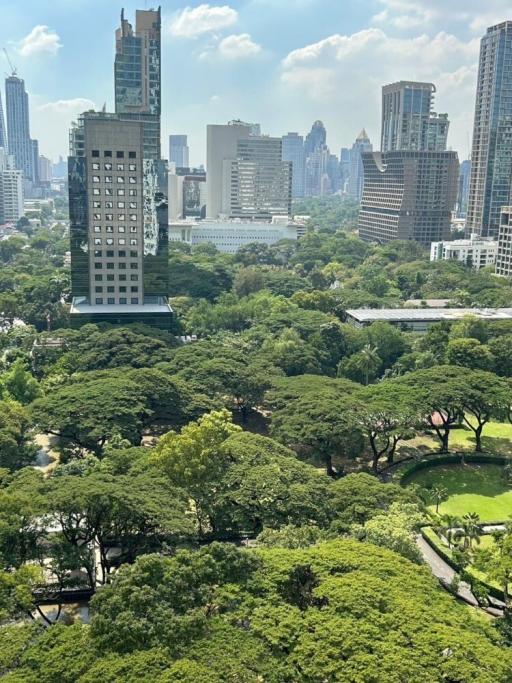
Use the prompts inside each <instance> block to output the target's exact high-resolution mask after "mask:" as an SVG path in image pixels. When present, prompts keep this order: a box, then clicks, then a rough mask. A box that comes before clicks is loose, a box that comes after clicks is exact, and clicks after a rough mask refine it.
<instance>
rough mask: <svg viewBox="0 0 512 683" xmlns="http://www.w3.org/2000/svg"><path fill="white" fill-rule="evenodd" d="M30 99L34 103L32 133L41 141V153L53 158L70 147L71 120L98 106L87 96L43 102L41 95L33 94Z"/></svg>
mask: <svg viewBox="0 0 512 683" xmlns="http://www.w3.org/2000/svg"><path fill="white" fill-rule="evenodd" d="M30 101H31V103H33V104H32V109H31V116H30V119H31V133H32V135H33V136H34V137H35V138H37V139H38V140H39V141H40V146H41V150H40V151H41V154H46V155H48V156H50V157H52V158H53V159H55V158H56V157H57V155H58V154H62V153H66V150H67V149H68V135H69V129H70V127H71V122H72V121H75V120H76V119H77V117H78V115H79V114H81V113H82V112H84V111H88V110H89V109H95V108H96V106H95V104H94V102H93V101H92V100H89V99H87V98H85V97H75V98H73V99H69V100H56V101H55V102H41V98H40V97H39V96H37V95H34V96H32V95H31V100H30ZM34 104H35V106H34Z"/></svg>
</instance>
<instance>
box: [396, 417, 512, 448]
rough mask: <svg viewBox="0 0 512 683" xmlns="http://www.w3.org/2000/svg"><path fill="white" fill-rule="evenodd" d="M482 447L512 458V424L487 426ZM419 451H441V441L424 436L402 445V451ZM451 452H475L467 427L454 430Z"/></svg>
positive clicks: (472, 438)
mask: <svg viewBox="0 0 512 683" xmlns="http://www.w3.org/2000/svg"><path fill="white" fill-rule="evenodd" d="M482 446H483V449H484V451H485V452H488V453H495V454H496V455H505V456H512V424H510V423H509V422H489V423H488V424H486V425H485V427H484V431H483V436H482ZM411 449H414V450H419V451H421V452H423V453H425V452H429V451H438V450H439V440H438V439H437V438H436V437H435V436H430V435H423V436H418V437H416V438H414V439H410V440H409V441H403V442H402V443H401V444H400V447H399V450H400V451H402V450H403V451H408V450H411ZM450 450H451V451H474V450H475V435H474V433H473V432H472V431H471V429H470V428H469V427H467V426H464V427H459V428H457V429H452V431H451V433H450Z"/></svg>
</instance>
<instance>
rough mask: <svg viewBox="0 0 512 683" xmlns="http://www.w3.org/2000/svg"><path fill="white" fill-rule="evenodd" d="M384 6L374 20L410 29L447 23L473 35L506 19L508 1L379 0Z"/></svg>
mask: <svg viewBox="0 0 512 683" xmlns="http://www.w3.org/2000/svg"><path fill="white" fill-rule="evenodd" d="M379 1H380V3H381V5H383V6H384V9H383V11H382V12H379V13H378V14H376V15H375V16H374V17H373V20H374V21H376V22H378V23H382V24H388V25H391V26H395V27H397V28H400V29H410V28H414V27H418V26H424V27H426V26H427V25H437V26H443V27H446V26H447V24H449V23H450V22H454V23H458V24H465V25H466V26H468V27H469V28H470V30H471V31H474V32H475V33H482V32H483V31H484V30H485V29H486V28H487V26H491V25H492V24H495V23H497V22H500V21H504V20H505V19H507V18H509V15H510V0H486V2H485V3H483V2H482V0H379Z"/></svg>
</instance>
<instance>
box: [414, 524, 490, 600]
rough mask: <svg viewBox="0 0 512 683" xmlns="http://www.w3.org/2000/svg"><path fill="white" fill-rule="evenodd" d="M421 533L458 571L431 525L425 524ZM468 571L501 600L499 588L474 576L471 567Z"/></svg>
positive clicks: (447, 549)
mask: <svg viewBox="0 0 512 683" xmlns="http://www.w3.org/2000/svg"><path fill="white" fill-rule="evenodd" d="M421 535H422V537H423V539H424V540H425V541H426V542H427V543H428V544H429V546H430V547H431V548H432V550H434V552H436V553H437V554H438V555H439V557H440V558H441V559H442V560H444V561H445V562H446V564H447V565H448V566H450V567H451V568H452V569H453V570H454V571H456V572H457V574H459V573H460V566H459V565H458V564H457V563H456V562H455V560H454V559H453V557H452V554H451V551H450V549H449V548H447V547H446V546H445V545H444V544H443V543H442V541H441V539H440V538H439V536H438V535H437V534H436V532H435V531H434V530H433V529H432V527H429V526H425V527H423V528H422V529H421ZM467 571H468V573H469V574H471V575H472V576H474V577H475V579H476V580H477V581H478V582H479V583H481V584H482V586H484V588H485V590H486V591H488V593H489V595H492V596H493V598H496V599H497V600H503V591H501V590H500V589H499V588H497V587H496V586H493V585H492V584H490V583H487V581H483V580H482V579H480V578H479V577H478V576H476V575H475V574H474V573H473V572H472V571H471V568H469V569H468V570H467Z"/></svg>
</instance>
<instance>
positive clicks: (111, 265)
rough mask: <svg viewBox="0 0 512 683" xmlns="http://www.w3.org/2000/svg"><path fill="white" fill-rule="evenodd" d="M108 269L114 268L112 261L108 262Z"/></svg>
mask: <svg viewBox="0 0 512 683" xmlns="http://www.w3.org/2000/svg"><path fill="white" fill-rule="evenodd" d="M107 270H114V264H113V263H112V262H111V261H110V262H109V263H107Z"/></svg>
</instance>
